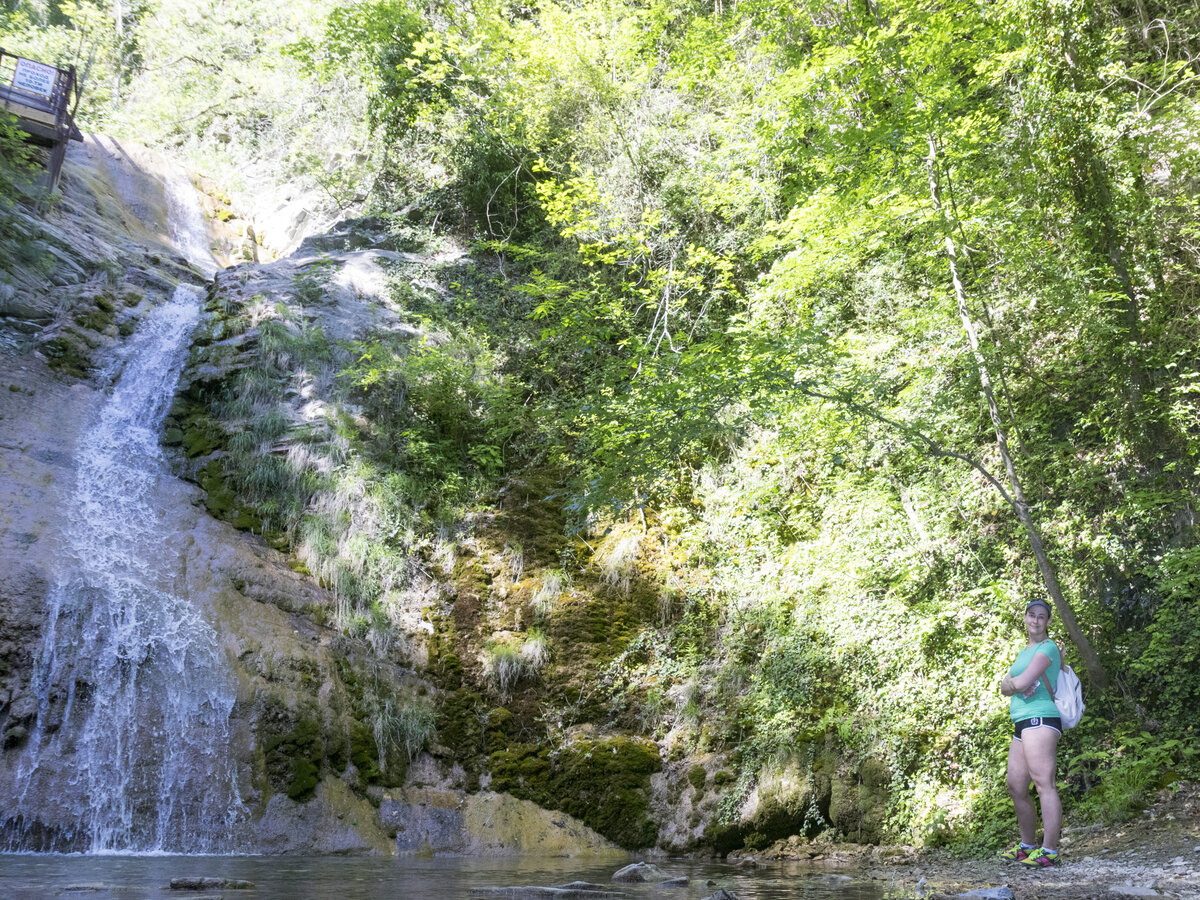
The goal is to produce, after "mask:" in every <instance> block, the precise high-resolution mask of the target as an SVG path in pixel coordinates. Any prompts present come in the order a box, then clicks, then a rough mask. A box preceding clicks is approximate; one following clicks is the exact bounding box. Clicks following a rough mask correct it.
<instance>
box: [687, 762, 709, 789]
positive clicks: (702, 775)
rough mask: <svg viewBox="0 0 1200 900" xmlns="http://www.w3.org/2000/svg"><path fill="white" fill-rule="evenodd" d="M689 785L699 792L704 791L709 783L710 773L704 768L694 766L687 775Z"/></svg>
mask: <svg viewBox="0 0 1200 900" xmlns="http://www.w3.org/2000/svg"><path fill="white" fill-rule="evenodd" d="M687 780H688V783H689V784H690V785H691V786H692V787H694V788H695V789H696V791H697V792H699V791H702V790H704V785H705V783H706V782H707V781H708V772H707V771H706V770H705V768H704V766H692V767H691V768H690V769H688V773H687Z"/></svg>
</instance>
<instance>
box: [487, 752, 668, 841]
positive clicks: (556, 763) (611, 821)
mask: <svg viewBox="0 0 1200 900" xmlns="http://www.w3.org/2000/svg"><path fill="white" fill-rule="evenodd" d="M488 763H489V768H490V770H491V774H492V787H493V789H495V790H498V791H507V792H508V793H510V794H512V795H513V796H515V797H519V798H521V799H526V800H532V801H533V802H535V803H537V804H539V805H540V806H544V807H547V808H549V809H558V810H561V811H563V812H565V813H569V814H570V815H573V816H575V817H576V818H578V819H580V820H582V821H583V822H584V823H585V824H586V825H588V826H589V827H590V828H592V829H594V830H595V831H597V832H599V833H600V834H602V835H604V836H605V837H606V838H608V839H609V840H611V841H613V842H614V843H616V844H618V845H620V846H622V847H624V848H626V849H630V850H632V849H638V848H642V847H650V846H653V845H654V843H655V841H656V840H657V837H658V827H657V826H656V825H655V824H654V822H653V820H652V819H651V818H650V815H649V810H650V776H651V775H653V774H654V773H655V772H658V771H661V769H662V760H661V759H660V758H659V755H658V747H657V746H656V745H655V744H653V743H652V742H650V741H647V740H644V739H641V738H636V737H627V736H623V735H617V736H610V737H604V738H600V739H598V740H594V741H593V740H587V741H577V742H574V743H572V744H569V745H568V746H566V747H562V748H560V749H559V750H558V751H557V752H555V753H551V752H550V750H549V749H548V748H546V747H544V746H537V745H534V744H523V743H517V744H511V745H509V746H508V747H507V748H505V749H504V750H500V751H497V752H495V753H492V754H491V756H489V757H488Z"/></svg>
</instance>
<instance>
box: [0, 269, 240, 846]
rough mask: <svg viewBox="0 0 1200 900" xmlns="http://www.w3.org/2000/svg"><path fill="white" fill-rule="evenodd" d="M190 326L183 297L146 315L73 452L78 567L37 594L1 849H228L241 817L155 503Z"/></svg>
mask: <svg viewBox="0 0 1200 900" xmlns="http://www.w3.org/2000/svg"><path fill="white" fill-rule="evenodd" d="M198 317H199V294H198V291H197V289H196V288H194V287H191V286H187V285H181V286H180V287H179V288H178V289H177V290H176V292H175V295H174V297H173V298H172V300H171V301H170V302H169V303H167V304H165V305H163V306H161V307H159V308H158V309H157V310H155V311H154V312H153V313H151V314H150V315H149V316H148V318H147V320H146V321H145V322H144V323H143V325H142V327H141V328H140V329H139V330H138V331H137V332H136V334H135V335H134V336H133V338H132V339H131V341H130V343H129V346H128V349H127V352H126V354H125V355H124V356H123V357H122V358H121V359H120V360H118V361H117V362H116V363H115V364H114V366H113V367H112V372H113V374H116V373H118V372H119V377H117V378H116V379H115V382H114V383H113V387H112V391H111V396H110V397H109V399H108V400H107V402H106V403H105V405H104V407H103V408H102V409H101V410H100V412H99V414H98V416H97V418H96V421H95V423H94V424H93V425H92V427H91V428H90V429H89V430H88V431H87V433H86V434H85V436H84V437H83V440H82V442H81V446H80V449H79V453H78V474H77V479H76V484H75V491H74V497H73V507H74V508H75V509H77V510H78V518H77V520H76V521H75V523H74V525H73V528H72V531H71V534H70V535H69V543H70V546H71V548H72V550H73V551H74V556H75V559H74V560H73V564H72V565H70V566H68V567H66V568H67V569H69V570H70V571H69V574H68V575H66V576H64V577H62V578H60V579H59V583H57V584H56V585H55V586H54V587H53V589H52V591H51V596H50V598H49V608H48V611H47V619H46V631H45V633H44V641H43V647H42V650H41V652H40V655H39V657H38V661H37V670H36V672H35V674H34V688H35V691H36V696H37V703H38V715H37V719H36V725H35V727H34V728H33V729H32V731H31V733H30V736H29V742H28V745H27V746H26V748H25V750H24V754H23V756H22V758H21V760H20V761H19V763H18V766H17V778H16V780H15V785H14V790H15V796H13V797H11V798H5V799H6V800H7V801H8V802H7V803H6V805H7V807H8V809H7V810H6V815H5V816H4V818H5V819H7V823H6V824H7V827H6V828H5V831H7V833H8V835H9V839H8V843H9V846H8V847H7V849H10V850H51V849H53V850H71V851H84V852H104V851H124V852H130V851H132V852H154V851H162V852H187V853H211V852H224V851H229V850H231V849H232V847H231V846H230V842H231V840H232V838H231V837H230V836H231V834H233V833H234V832H235V831H236V828H235V825H236V821H237V820H238V819H239V818H240V817H241V816H242V814H243V812H244V810H243V808H242V804H241V801H240V798H239V795H238V789H237V782H236V771H235V767H234V764H233V762H232V760H231V758H230V755H229V752H228V744H229V734H228V730H229V724H228V723H229V716H230V712H231V710H232V708H233V704H234V699H235V685H234V683H233V680H232V676H230V675H229V674H228V671H227V668H226V666H225V665H224V663H223V660H222V658H221V656H220V653H219V650H218V647H217V641H216V635H215V633H214V631H213V629H212V628H211V627H210V626H209V625H208V624H207V623H206V622H205V620H204V619H203V618H202V616H201V615H200V614H199V612H198V611H197V610H196V609H195V608H194V607H193V605H192V604H191V603H190V602H189V601H188V600H187V598H186V597H183V596H180V595H179V594H178V593H177V592H176V591H175V590H173V589H172V584H171V583H170V582H171V580H172V579H173V576H172V575H171V574H170V573H172V572H178V571H179V570H180V569H179V567H180V566H181V565H182V560H181V558H180V555H181V554H180V552H179V551H178V550H177V549H173V548H172V542H171V541H170V539H169V536H170V533H171V532H170V528H171V523H170V522H167V521H164V516H163V515H162V514H161V513H160V512H159V511H158V507H157V506H156V503H155V492H156V487H157V486H158V484H159V483H160V481H161V480H162V479H163V478H164V477H167V476H166V470H165V464H164V460H163V457H162V453H161V451H160V449H159V441H158V433H159V428H160V426H161V423H162V419H163V417H164V415H165V411H166V408H167V406H168V405H169V404H170V402H171V399H172V395H173V392H174V388H175V384H176V381H177V379H178V377H179V371H180V368H181V366H182V362H183V358H184V356H185V354H186V352H187V348H188V341H189V337H190V335H191V332H192V330H193V329H194V327H195V325H196V323H197V321H198ZM35 803H36V805H37V807H38V808H37V809H34V808H33V804H35ZM48 806H49V807H51V808H52V809H53V814H52V815H50V816H47V815H46V807H48ZM45 821H54V822H57V823H65V822H71V823H74V824H73V825H72V826H70V827H64V826H63V825H62V824H59V825H58V826H56V827H55V828H53V829H50V828H47V827H45V826H44V825H41V824H39V823H40V822H45Z"/></svg>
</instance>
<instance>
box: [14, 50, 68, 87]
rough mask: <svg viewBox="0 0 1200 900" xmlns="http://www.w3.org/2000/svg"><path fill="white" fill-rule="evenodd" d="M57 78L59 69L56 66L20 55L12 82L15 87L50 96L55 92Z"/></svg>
mask: <svg viewBox="0 0 1200 900" xmlns="http://www.w3.org/2000/svg"><path fill="white" fill-rule="evenodd" d="M57 78H58V69H56V68H54V66H47V65H46V64H44V63H40V62H34V61H33V60H32V59H23V58H20V57H18V59H17V68H16V72H15V73H14V74H13V82H12V83H13V87H16V88H21V90H24V91H29V92H30V93H32V94H42V95H44V96H46V97H49V96H50V95H51V94H53V93H54V82H55V80H56V79H57Z"/></svg>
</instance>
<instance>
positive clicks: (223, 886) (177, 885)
mask: <svg viewBox="0 0 1200 900" xmlns="http://www.w3.org/2000/svg"><path fill="white" fill-rule="evenodd" d="M170 888H171V890H173V891H213V890H217V891H252V890H254V882H253V881H242V880H240V879H237V878H209V877H207V876H203V875H201V876H191V877H184V878H172V879H171V884H170Z"/></svg>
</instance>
